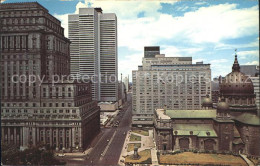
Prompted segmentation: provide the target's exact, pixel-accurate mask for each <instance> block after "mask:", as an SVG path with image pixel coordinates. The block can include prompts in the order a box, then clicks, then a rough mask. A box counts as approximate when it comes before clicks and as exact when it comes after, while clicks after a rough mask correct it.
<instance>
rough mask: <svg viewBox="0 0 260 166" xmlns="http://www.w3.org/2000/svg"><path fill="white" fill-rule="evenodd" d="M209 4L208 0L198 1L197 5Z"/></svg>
mask: <svg viewBox="0 0 260 166" xmlns="http://www.w3.org/2000/svg"><path fill="white" fill-rule="evenodd" d="M205 4H208V3H207V2H206V1H201V2H196V3H195V5H205Z"/></svg>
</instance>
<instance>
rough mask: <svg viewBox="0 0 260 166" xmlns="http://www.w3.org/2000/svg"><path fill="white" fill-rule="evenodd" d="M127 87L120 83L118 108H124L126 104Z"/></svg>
mask: <svg viewBox="0 0 260 166" xmlns="http://www.w3.org/2000/svg"><path fill="white" fill-rule="evenodd" d="M126 96H127V95H126V86H125V84H124V82H121V81H119V82H118V106H119V107H120V106H122V105H123V104H124V103H125V102H126Z"/></svg>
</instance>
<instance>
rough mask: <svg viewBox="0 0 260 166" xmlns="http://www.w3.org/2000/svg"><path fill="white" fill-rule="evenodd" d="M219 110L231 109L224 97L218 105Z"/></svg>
mask: <svg viewBox="0 0 260 166" xmlns="http://www.w3.org/2000/svg"><path fill="white" fill-rule="evenodd" d="M217 111H218V112H227V111H229V105H228V104H227V103H226V102H225V101H224V99H222V100H221V101H220V102H219V103H218V105H217Z"/></svg>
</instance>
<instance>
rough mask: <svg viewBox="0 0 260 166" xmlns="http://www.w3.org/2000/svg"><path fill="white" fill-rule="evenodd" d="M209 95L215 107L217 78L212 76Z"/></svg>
mask: <svg viewBox="0 0 260 166" xmlns="http://www.w3.org/2000/svg"><path fill="white" fill-rule="evenodd" d="M211 97H212V102H213V103H214V105H213V107H216V104H217V103H218V101H219V79H218V78H213V81H211Z"/></svg>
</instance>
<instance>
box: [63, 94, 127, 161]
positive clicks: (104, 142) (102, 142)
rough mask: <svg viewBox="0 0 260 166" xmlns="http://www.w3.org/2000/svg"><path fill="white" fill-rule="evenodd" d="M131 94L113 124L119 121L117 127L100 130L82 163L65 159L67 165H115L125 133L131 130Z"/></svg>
mask: <svg viewBox="0 0 260 166" xmlns="http://www.w3.org/2000/svg"><path fill="white" fill-rule="evenodd" d="M131 101H132V99H131V94H128V96H127V103H126V104H125V105H124V107H123V109H122V111H120V114H119V115H117V116H116V117H115V119H114V122H116V121H120V123H119V125H118V127H109V128H101V133H100V134H99V135H98V136H97V137H96V138H95V140H94V141H93V142H94V143H93V144H94V145H92V146H93V147H92V148H93V149H92V150H91V152H90V153H89V154H88V157H86V158H85V159H84V160H83V161H80V160H70V159H65V161H66V162H67V165H92V164H93V165H117V164H118V160H119V157H120V153H121V150H122V147H123V144H124V141H125V137H126V133H127V132H128V131H129V130H130V128H131V119H132V102H131Z"/></svg>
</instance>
